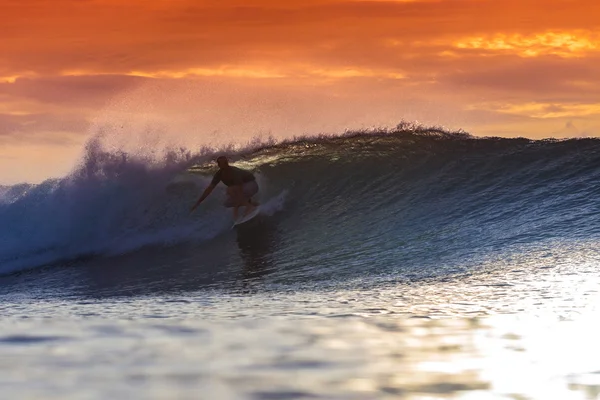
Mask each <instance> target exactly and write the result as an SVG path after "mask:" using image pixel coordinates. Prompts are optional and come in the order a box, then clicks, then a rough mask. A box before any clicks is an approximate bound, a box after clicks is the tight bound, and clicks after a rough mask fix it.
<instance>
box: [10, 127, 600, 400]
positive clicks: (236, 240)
mask: <svg viewBox="0 0 600 400" xmlns="http://www.w3.org/2000/svg"><path fill="white" fill-rule="evenodd" d="M221 154H226V155H228V157H230V159H231V163H232V165H235V166H239V167H241V168H244V169H249V170H251V171H252V172H253V173H254V174H255V176H256V178H257V182H258V183H259V186H260V193H259V198H258V199H259V201H260V202H261V203H262V204H263V206H262V209H263V210H264V211H263V213H262V214H261V215H260V216H259V217H257V218H255V219H254V220H252V221H251V222H249V223H246V224H244V225H241V226H239V227H237V228H236V229H231V222H232V221H231V211H230V210H229V209H225V208H224V207H223V206H222V202H223V198H224V188H223V187H222V186H220V187H218V188H217V190H215V191H214V192H213V194H212V195H211V196H210V197H209V198H208V199H207V200H206V201H205V202H204V203H203V204H202V205H201V206H200V207H199V209H198V210H196V212H195V213H190V207H191V206H192V205H193V204H194V202H195V201H196V199H197V198H198V196H199V195H200V194H201V193H202V191H203V190H204V188H205V187H206V185H207V184H208V183H209V182H210V180H211V178H212V175H213V174H214V173H215V172H216V165H215V162H214V160H215V158H216V157H217V156H218V155H221ZM599 178H600V139H596V138H580V139H568V140H566V139H565V140H556V139H552V140H550V139H547V140H531V139H527V138H512V139H509V138H497V137H488V138H482V137H474V136H471V135H469V134H467V133H465V132H462V131H457V132H450V131H446V130H444V129H442V128H435V127H434V128H432V127H423V126H418V125H410V124H400V125H399V126H398V127H397V128H395V129H372V130H364V131H349V132H345V133H343V134H339V135H313V136H311V135H306V136H303V137H297V138H294V139H287V140H283V141H275V140H267V141H260V140H255V141H253V142H252V143H250V144H248V145H247V146H245V147H238V148H233V147H231V146H230V147H223V148H220V149H214V148H210V147H203V148H201V149H191V148H174V149H167V150H166V151H164V152H161V153H159V154H158V153H157V154H147V153H146V154H145V153H134V152H128V151H125V150H123V149H115V148H114V147H110V146H106V145H105V143H104V142H103V141H102V138H101V137H93V138H91V139H90V140H89V141H88V142H87V144H86V147H85V151H84V154H83V156H82V158H81V160H80V161H79V163H78V164H77V166H76V167H75V168H74V169H73V170H72V172H71V173H69V174H68V175H67V176H65V177H63V178H58V179H50V180H47V181H45V182H43V183H40V184H35V185H33V184H20V185H13V186H2V187H0V303H1V304H0V312H1V314H2V320H1V321H0V328H1V330H0V357H1V359H2V360H3V362H2V363H0V384H1V385H2V387H4V388H6V389H7V390H8V392H7V393H8V396H9V397H11V398H28V397H35V398H60V399H65V398H82V397H85V398H106V397H109V396H117V397H119V398H121V397H131V398H219V399H221V398H223V399H246V398H247V399H280V398H281V399H296V398H298V399H300V398H323V399H380V398H381V399H387V398H390V399H391V398H403V399H404V398H406V399H417V398H419V399H421V398H476V399H487V398H494V399H495V398H533V399H554V398H556V399H595V398H598V396H599V395H600V363H599V362H598V358H597V357H596V356H595V355H597V354H600V345H599V343H598V341H597V339H596V338H597V337H598V335H599V334H600V332H599V329H598V328H597V326H596V323H595V321H596V320H597V317H598V304H599V301H600V291H599V289H600V250H599V249H600V247H599V243H600V205H599V202H598V198H599V196H600V185H599V183H598V182H599ZM32 382H34V383H35V384H32Z"/></svg>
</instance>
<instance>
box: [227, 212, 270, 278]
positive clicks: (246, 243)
mask: <svg viewBox="0 0 600 400" xmlns="http://www.w3.org/2000/svg"><path fill="white" fill-rule="evenodd" d="M236 239H237V244H238V247H239V250H240V256H241V258H242V260H243V274H242V275H243V280H244V281H247V280H254V279H258V278H260V277H262V276H264V275H266V274H267V273H269V271H273V270H274V269H275V265H274V260H273V256H272V253H273V251H274V247H275V241H276V240H277V237H276V226H275V225H274V224H273V222H272V221H271V220H269V219H268V218H266V217H265V218H263V217H262V216H260V215H259V216H258V217H256V218H254V219H253V220H252V221H249V222H247V223H245V224H243V225H240V226H238V227H236Z"/></svg>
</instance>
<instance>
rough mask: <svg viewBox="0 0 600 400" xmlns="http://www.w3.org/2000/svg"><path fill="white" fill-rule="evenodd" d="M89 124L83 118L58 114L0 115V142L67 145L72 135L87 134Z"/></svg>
mask: <svg viewBox="0 0 600 400" xmlns="http://www.w3.org/2000/svg"><path fill="white" fill-rule="evenodd" d="M88 126H89V122H88V121H87V120H86V119H85V118H84V117H82V116H77V115H68V116H65V115H56V114H29V115H11V114H0V141H1V140H10V141H18V142H27V141H30V142H35V143H52V144H67V143H71V138H70V135H64V134H60V135H57V134H56V133H57V132H62V133H69V134H71V133H76V134H79V135H84V134H86V133H87V127H88Z"/></svg>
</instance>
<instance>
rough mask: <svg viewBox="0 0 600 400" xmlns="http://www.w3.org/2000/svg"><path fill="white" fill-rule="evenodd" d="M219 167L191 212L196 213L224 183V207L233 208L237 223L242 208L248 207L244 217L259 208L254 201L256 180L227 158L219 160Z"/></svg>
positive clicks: (234, 218) (250, 173)
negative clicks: (225, 190) (225, 196)
mask: <svg viewBox="0 0 600 400" xmlns="http://www.w3.org/2000/svg"><path fill="white" fill-rule="evenodd" d="M217 165H218V166H219V170H218V171H217V173H216V174H215V175H214V177H213V179H212V181H211V182H210V184H209V185H208V187H207V188H206V189H204V193H202V196H200V198H199V199H198V201H197V202H196V204H194V206H193V207H192V209H191V210H190V211H194V210H195V209H196V207H198V206H199V205H200V203H202V202H203V201H204V199H205V198H207V197H208V195H209V194H210V193H211V192H212V191H213V189H214V188H215V186H217V185H218V184H219V182H223V183H224V184H225V185H226V186H227V199H226V200H225V202H224V203H223V205H224V206H225V207H228V208H233V220H234V221H237V219H238V212H239V211H238V210H239V208H240V207H246V211H245V212H244V216H246V215H248V214H250V213H251V212H252V211H253V210H254V209H255V208H256V207H257V206H258V203H256V202H255V201H253V200H252V196H254V195H256V193H258V184H257V183H256V178H255V177H254V175H253V174H252V172H250V171H246V170H244V169H241V168H237V167H232V166H231V165H229V160H228V159H227V157H225V156H219V157H218V158H217Z"/></svg>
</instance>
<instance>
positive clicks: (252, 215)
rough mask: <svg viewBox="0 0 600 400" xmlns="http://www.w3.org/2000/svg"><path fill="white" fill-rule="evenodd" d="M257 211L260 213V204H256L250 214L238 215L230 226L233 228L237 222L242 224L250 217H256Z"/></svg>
mask: <svg viewBox="0 0 600 400" xmlns="http://www.w3.org/2000/svg"><path fill="white" fill-rule="evenodd" d="M259 213H260V206H257V207H256V208H255V209H254V210H252V212H251V213H250V214H248V215H245V216H241V217H239V218H238V220H237V221H235V222H234V223H233V226H232V228H234V227H235V226H237V225H239V224H243V223H244V222H247V221H250V220H251V219H252V218H254V217H256V216H257V215H258V214H259Z"/></svg>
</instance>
